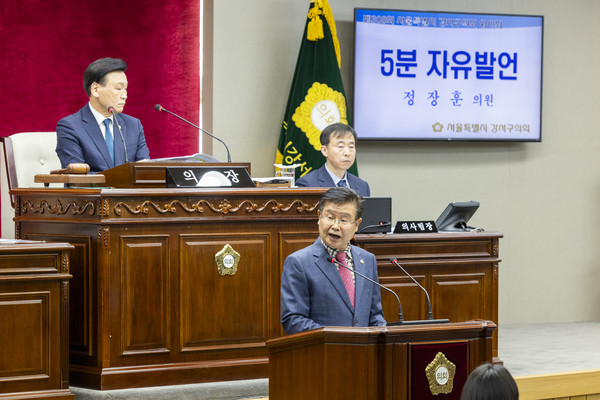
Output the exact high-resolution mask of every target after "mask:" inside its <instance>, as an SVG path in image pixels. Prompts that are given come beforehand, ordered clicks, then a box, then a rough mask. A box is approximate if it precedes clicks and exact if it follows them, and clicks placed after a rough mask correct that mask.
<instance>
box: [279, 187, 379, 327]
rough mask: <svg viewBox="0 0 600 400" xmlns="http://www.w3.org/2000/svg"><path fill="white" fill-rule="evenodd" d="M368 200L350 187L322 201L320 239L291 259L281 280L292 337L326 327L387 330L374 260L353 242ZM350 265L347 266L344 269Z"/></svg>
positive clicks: (283, 311) (333, 191)
mask: <svg viewBox="0 0 600 400" xmlns="http://www.w3.org/2000/svg"><path fill="white" fill-rule="evenodd" d="M362 210H363V200H362V198H361V197H360V195H359V194H358V193H356V192H355V191H354V190H352V189H350V188H347V187H334V188H332V189H329V190H328V191H327V192H326V193H325V194H324V195H323V197H322V198H321V200H320V201H319V210H318V216H319V221H318V225H319V238H318V239H317V240H316V242H315V243H314V244H312V245H311V246H308V247H306V248H304V249H302V250H299V251H297V252H295V253H293V254H291V255H290V256H288V257H287V258H286V260H285V263H284V265H283V276H282V278H281V325H282V326H283V329H284V330H285V331H286V332H287V333H296V332H302V331H307V330H311V329H316V328H321V327H323V326H383V325H385V324H386V322H385V319H384V317H383V310H382V308H381V293H380V290H379V287H378V286H377V285H374V284H373V283H371V282H369V281H368V280H366V279H364V278H362V277H361V276H359V275H358V274H354V273H353V271H356V272H358V273H360V274H362V275H365V276H367V277H369V278H370V279H372V280H374V281H376V282H377V281H378V279H377V262H376V259H375V256H374V255H373V254H371V253H369V252H367V251H365V250H363V249H361V248H359V247H356V246H352V245H351V244H350V240H351V239H352V238H353V237H354V234H355V233H356V231H357V230H358V226H359V225H360V222H361V215H362ZM345 267H347V268H345Z"/></svg>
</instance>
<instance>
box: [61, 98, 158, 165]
mask: <svg viewBox="0 0 600 400" xmlns="http://www.w3.org/2000/svg"><path fill="white" fill-rule="evenodd" d="M117 121H118V122H119V125H120V126H121V132H122V133H123V137H124V138H125V143H126V146H127V159H128V161H130V162H133V161H139V160H144V159H149V158H150V151H149V150H148V147H147V146H146V138H145V136H144V128H142V123H141V122H140V120H139V119H137V118H133V117H131V116H129V115H125V114H117ZM113 131H114V132H113V137H114V151H115V162H114V164H113V162H112V160H111V158H110V154H109V153H108V146H107V145H106V141H105V139H104V136H103V135H102V131H101V130H100V126H99V125H98V122H97V121H96V118H94V115H93V114H92V111H91V110H90V105H89V104H87V105H85V106H84V107H83V108H82V109H81V110H79V111H77V112H76V113H75V114H72V115H69V116H68V117H65V118H63V119H61V120H60V121H58V124H57V126H56V139H57V143H56V154H58V158H59V159H60V163H61V165H62V167H63V168H66V167H67V165H69V164H71V163H86V164H88V165H89V166H90V172H92V173H97V172H102V171H105V170H107V169H110V168H113V167H115V166H117V165H121V164H124V163H125V150H124V147H123V142H122V140H121V135H119V131H118V129H117V128H116V127H113Z"/></svg>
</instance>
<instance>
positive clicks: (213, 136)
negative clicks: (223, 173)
mask: <svg viewBox="0 0 600 400" xmlns="http://www.w3.org/2000/svg"><path fill="white" fill-rule="evenodd" d="M154 108H155V109H156V111H164V112H166V113H169V114H171V115H174V116H176V117H177V118H179V119H180V120H182V121H183V122H186V123H188V124H190V125H191V126H193V127H194V128H196V129H198V130H199V131H200V132H204V133H206V134H207V135H208V136H210V137H211V138H213V139H216V140H218V141H219V142H221V143H223V146H225V150H227V162H231V156H230V155H229V147H227V145H226V144H225V142H224V141H222V140H221V139H219V138H218V137H216V136H215V135H213V134H212V133H210V132H208V131H205V130H204V129H202V128H200V127H199V126H198V125H195V124H193V123H191V122H190V121H188V120H187V119H185V118H183V117H180V116H179V115H177V114H175V113H174V112H171V111H169V110H167V109H166V108H164V107H163V106H161V105H160V104H157V105H155V106H154Z"/></svg>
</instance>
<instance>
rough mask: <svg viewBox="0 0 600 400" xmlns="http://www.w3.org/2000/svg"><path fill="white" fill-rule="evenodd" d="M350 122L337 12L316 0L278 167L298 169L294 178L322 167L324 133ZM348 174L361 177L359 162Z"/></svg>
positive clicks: (279, 149) (281, 138) (283, 130)
mask: <svg viewBox="0 0 600 400" xmlns="http://www.w3.org/2000/svg"><path fill="white" fill-rule="evenodd" d="M349 120H350V118H349V116H348V106H347V102H346V95H345V93H344V84H343V82H342V76H341V74H340V46H339V42H338V39H337V33H336V29H335V21H334V20H333V13H332V12H331V7H330V6H329V3H328V2H327V0H315V1H314V2H313V3H311V4H310V7H309V11H308V17H307V20H306V27H305V28H304V35H303V36H302V44H301V45H300V54H299V55H298V61H297V63H296V70H295V71H294V78H293V80H292V87H291V89H290V96H289V98H288V102H287V106H286V109H285V115H284V117H283V126H282V128H281V134H280V135H279V145H278V146H277V155H276V157H275V162H276V163H277V164H283V165H293V164H297V165H298V164H299V166H298V167H297V168H296V178H299V177H301V176H304V175H306V174H307V173H309V172H311V171H314V170H315V169H318V168H320V167H321V166H323V164H325V157H324V156H323V155H322V154H321V142H320V141H319V138H320V136H321V131H322V130H323V128H325V127H326V126H327V125H330V124H333V123H335V122H342V123H344V124H350V122H349ZM349 172H351V173H353V174H355V175H358V171H357V167H356V162H355V163H354V165H352V167H351V168H350V169H349Z"/></svg>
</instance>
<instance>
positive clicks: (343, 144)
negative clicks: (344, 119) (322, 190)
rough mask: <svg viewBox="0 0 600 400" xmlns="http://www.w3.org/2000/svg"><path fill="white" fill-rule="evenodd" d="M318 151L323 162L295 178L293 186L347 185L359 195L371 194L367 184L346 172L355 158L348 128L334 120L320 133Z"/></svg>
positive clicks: (353, 134)
mask: <svg viewBox="0 0 600 400" xmlns="http://www.w3.org/2000/svg"><path fill="white" fill-rule="evenodd" d="M320 140H321V153H322V154H323V156H325V158H326V160H327V161H326V162H325V165H323V166H322V167H321V168H319V169H317V170H314V171H312V172H310V173H308V174H306V175H304V176H303V177H301V178H300V179H298V180H297V181H296V186H305V187H333V186H349V187H350V188H351V189H354V190H355V191H356V192H357V193H358V194H360V195H361V196H363V197H366V196H370V195H371V189H370V188H369V184H368V183H367V182H365V181H363V180H362V179H360V178H359V177H358V176H356V175H353V174H351V173H349V172H348V168H350V167H351V166H352V165H353V164H354V160H355V159H356V132H355V131H354V129H352V127H350V126H348V125H346V124H341V123H335V124H331V125H328V126H327V127H325V129H323V131H322V132H321V138H320Z"/></svg>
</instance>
